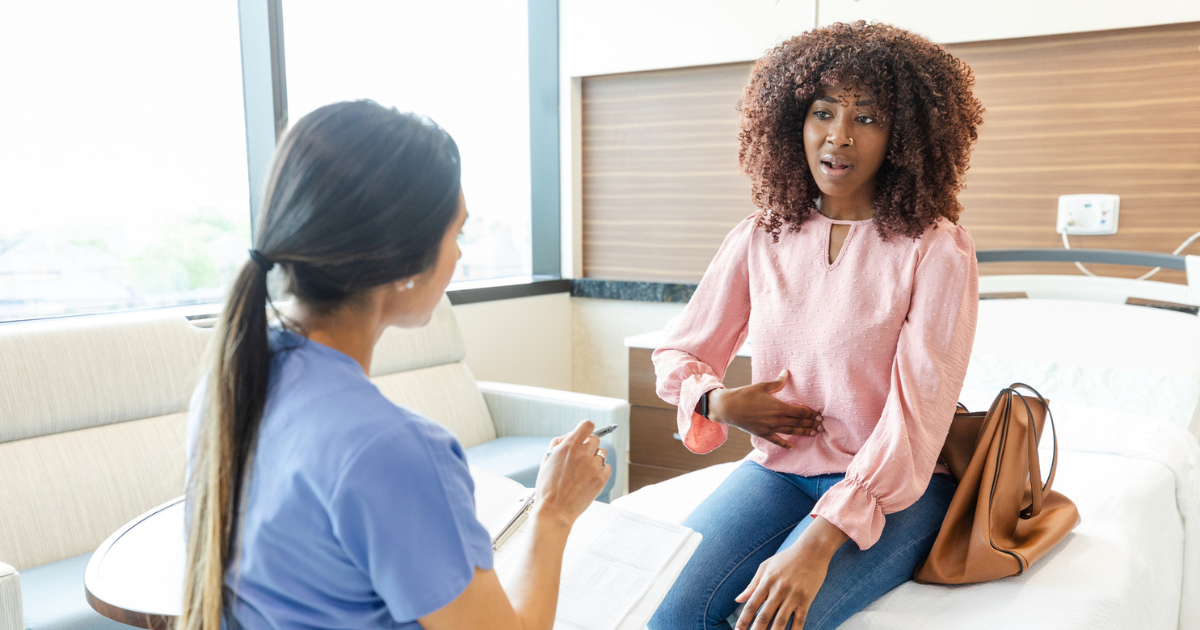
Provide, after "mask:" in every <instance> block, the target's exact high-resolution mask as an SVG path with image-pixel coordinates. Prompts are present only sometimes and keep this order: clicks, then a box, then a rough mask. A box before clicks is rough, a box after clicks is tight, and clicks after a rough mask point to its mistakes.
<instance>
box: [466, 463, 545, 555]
mask: <svg viewBox="0 0 1200 630" xmlns="http://www.w3.org/2000/svg"><path fill="white" fill-rule="evenodd" d="M470 470H471V480H472V481H473V482H474V483H475V518H477V519H479V522H480V523H482V524H483V527H484V529H486V530H487V533H488V536H490V537H491V539H492V544H493V545H495V544H496V543H497V542H499V543H503V542H504V541H503V540H499V538H500V537H501V536H502V535H503V534H504V532H505V530H506V529H508V527H509V525H510V524H514V523H515V522H516V521H518V520H520V519H521V518H523V516H524V512H525V508H526V507H528V506H529V505H530V504H531V503H532V499H533V490H532V489H530V488H526V487H525V486H522V485H521V484H519V483H517V482H515V481H513V480H512V479H509V478H508V477H501V476H500V475H497V474H495V473H492V472H488V471H486V470H484V469H482V468H479V467H478V466H471V467H470Z"/></svg>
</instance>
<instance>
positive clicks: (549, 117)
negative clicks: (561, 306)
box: [238, 0, 570, 304]
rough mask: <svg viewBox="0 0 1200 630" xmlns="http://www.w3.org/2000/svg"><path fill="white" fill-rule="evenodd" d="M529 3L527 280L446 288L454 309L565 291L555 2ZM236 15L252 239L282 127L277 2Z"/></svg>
mask: <svg viewBox="0 0 1200 630" xmlns="http://www.w3.org/2000/svg"><path fill="white" fill-rule="evenodd" d="M527 2H528V11H529V136H530V137H529V161H530V246H531V249H532V251H531V252H530V255H531V257H532V263H533V264H532V275H530V276H522V277H519V278H511V277H510V278H494V279H489V280H482V281H464V282H455V283H452V284H451V285H450V288H449V290H448V291H447V293H448V294H449V295H450V301H451V302H453V303H455V304H459V303H470V302H483V301H490V300H503V299H510V298H515V297H524V296H529V295H539V294H543V293H558V292H566V291H569V290H570V283H569V282H562V281H561V279H562V247H561V240H560V239H561V221H562V218H561V208H560V204H561V181H560V172H559V159H560V158H559V77H558V63H559V55H558V53H559V46H558V0H527ZM238 17H239V29H240V34H241V43H242V85H243V90H244V94H245V108H246V112H245V114H246V157H247V162H248V169H247V171H248V173H249V178H250V234H251V239H252V240H253V238H254V237H256V236H257V232H258V216H259V213H260V211H261V208H262V191H263V186H264V184H265V182H266V179H267V176H268V170H269V168H270V163H271V157H272V155H273V154H274V152H275V144H276V142H278V140H279V138H280V137H281V136H282V135H283V132H284V131H285V130H286V129H287V126H288V106H287V71H286V63H285V60H286V55H285V52H286V46H285V45H284V40H283V20H284V15H283V0H238Z"/></svg>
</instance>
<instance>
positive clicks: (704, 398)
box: [700, 390, 712, 420]
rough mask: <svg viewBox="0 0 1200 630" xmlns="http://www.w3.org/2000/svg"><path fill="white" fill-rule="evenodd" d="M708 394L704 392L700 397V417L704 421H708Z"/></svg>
mask: <svg viewBox="0 0 1200 630" xmlns="http://www.w3.org/2000/svg"><path fill="white" fill-rule="evenodd" d="M709 391H712V390H709ZM708 394H709V392H704V393H703V394H701V395H700V415H702V416H704V419H705V420H707V419H708Z"/></svg>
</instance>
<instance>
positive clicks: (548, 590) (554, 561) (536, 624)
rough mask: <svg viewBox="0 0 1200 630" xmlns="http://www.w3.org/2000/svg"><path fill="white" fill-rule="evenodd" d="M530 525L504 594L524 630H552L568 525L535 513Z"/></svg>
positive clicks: (569, 524) (569, 525) (536, 511)
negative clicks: (527, 539)
mask: <svg viewBox="0 0 1200 630" xmlns="http://www.w3.org/2000/svg"><path fill="white" fill-rule="evenodd" d="M529 525H530V527H532V528H533V531H532V532H531V533H532V541H531V544H530V545H529V548H528V549H527V550H526V551H527V553H526V554H525V556H524V557H523V558H522V559H521V561H520V564H518V565H517V568H516V570H515V572H514V575H513V578H512V580H511V581H510V583H509V586H508V588H507V589H506V590H507V591H508V599H509V601H510V602H512V606H513V609H514V610H516V612H517V617H518V618H519V619H520V620H521V628H522V629H523V630H551V628H553V627H554V613H555V610H556V609H557V606H558V586H559V579H560V577H561V576H562V560H563V550H564V549H566V546H567V536H568V535H569V534H570V533H571V523H570V522H567V521H565V520H564V519H561V518H556V517H555V516H553V515H551V514H543V513H541V512H540V511H539V510H535V511H534V513H533V515H532V519H531V521H530V523H529Z"/></svg>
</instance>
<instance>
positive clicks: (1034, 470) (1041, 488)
mask: <svg viewBox="0 0 1200 630" xmlns="http://www.w3.org/2000/svg"><path fill="white" fill-rule="evenodd" d="M1018 389H1026V390H1029V391H1030V392H1032V393H1033V395H1034V396H1037V399H1038V401H1039V402H1041V403H1042V408H1043V409H1045V410H1046V420H1047V421H1049V422H1050V434H1051V436H1053V440H1054V450H1053V453H1054V454H1053V457H1052V458H1051V460H1050V475H1049V476H1048V477H1047V478H1046V483H1044V484H1041V483H1038V482H1039V481H1041V480H1042V470H1041V461H1040V460H1039V459H1038V452H1037V445H1038V441H1039V439H1040V437H1041V436H1039V435H1038V434H1037V423H1036V422H1033V409H1032V408H1030V406H1029V401H1028V400H1026V399H1025V396H1024V395H1022V394H1021V392H1019V391H1017V390H1018ZM1008 391H1010V392H1012V393H1013V394H1015V395H1016V396H1017V397H1019V398H1020V399H1021V403H1022V404H1024V405H1025V411H1026V413H1027V414H1028V417H1029V419H1030V423H1031V424H1032V425H1033V426H1031V427H1030V429H1031V430H1030V431H1029V440H1028V442H1029V489H1030V496H1031V497H1032V499H1033V500H1032V502H1031V503H1030V505H1029V507H1027V508H1025V509H1023V510H1021V518H1023V519H1028V518H1031V517H1033V516H1037V515H1038V514H1039V513H1040V512H1041V511H1042V502H1043V499H1044V495H1045V493H1047V492H1050V489H1051V487H1052V486H1053V485H1054V474H1055V472H1057V471H1058V429H1057V428H1056V427H1055V426H1054V414H1053V413H1052V412H1051V411H1050V404H1049V403H1047V402H1046V399H1045V398H1043V397H1042V395H1041V394H1040V393H1038V391H1037V390H1036V389H1034V388H1032V387H1030V386H1028V385H1026V384H1024V383H1013V384H1012V385H1010V386H1009V387H1008ZM1011 404H1012V403H1011V402H1010V403H1009V405H1010V406H1011ZM1035 480H1036V481H1035Z"/></svg>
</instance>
